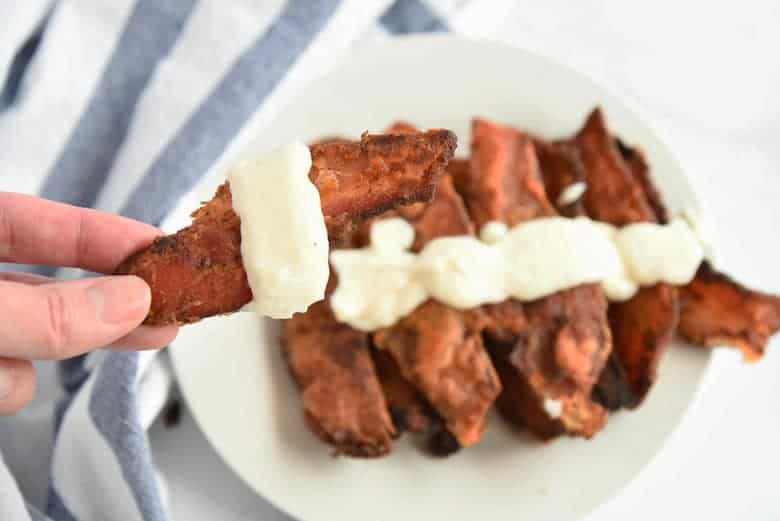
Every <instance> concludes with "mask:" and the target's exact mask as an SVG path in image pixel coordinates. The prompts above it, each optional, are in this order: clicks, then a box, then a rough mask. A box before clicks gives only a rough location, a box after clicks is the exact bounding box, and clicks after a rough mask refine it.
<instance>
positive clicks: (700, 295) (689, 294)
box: [678, 262, 780, 362]
mask: <svg viewBox="0 0 780 521" xmlns="http://www.w3.org/2000/svg"><path fill="white" fill-rule="evenodd" d="M680 308H681V311H680V326H679V329H678V331H679V333H680V335H681V336H682V337H683V338H684V339H685V340H688V341H689V342H692V343H694V344H698V345H703V346H706V347H716V346H722V345H725V346H733V347H735V348H737V349H739V350H740V351H741V352H742V355H743V357H744V358H745V360H747V361H751V362H752V361H756V360H759V359H760V358H761V356H762V355H763V354H764V349H765V348H766V344H767V342H768V341H769V338H770V337H771V336H772V335H773V334H775V333H776V332H777V331H778V329H780V297H777V296H775V295H769V294H767V293H762V292H759V291H754V290H751V289H749V288H746V287H745V286H743V285H741V284H739V283H738V282H736V281H735V280H733V279H732V278H731V277H729V276H728V275H725V274H723V273H720V272H718V271H716V270H715V269H713V268H712V266H710V264H709V263H708V262H704V263H702V265H701V266H700V267H699V270H698V272H697V273H696V277H694V279H693V280H692V281H691V282H690V283H689V284H687V285H686V286H683V287H681V288H680Z"/></svg>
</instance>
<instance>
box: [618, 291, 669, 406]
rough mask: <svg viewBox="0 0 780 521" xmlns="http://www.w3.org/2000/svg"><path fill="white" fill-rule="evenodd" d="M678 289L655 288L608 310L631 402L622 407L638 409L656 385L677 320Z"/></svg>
mask: <svg viewBox="0 0 780 521" xmlns="http://www.w3.org/2000/svg"><path fill="white" fill-rule="evenodd" d="M679 310H680V308H679V299H678V298H677V288H676V287H674V286H671V285H669V284H656V285H655V286H650V287H646V288H640V289H639V291H638V292H637V293H636V295H634V296H633V297H632V298H631V299H630V300H628V301H626V302H615V303H612V304H610V306H609V324H610V326H611V328H612V341H613V343H614V349H615V351H614V352H615V356H616V357H617V361H619V363H620V365H621V366H622V368H623V375H624V377H625V379H626V382H627V384H628V389H623V390H619V391H618V392H619V393H621V394H623V395H630V396H631V397H632V399H631V400H630V401H628V402H627V403H623V404H622V405H623V406H624V407H629V408H634V407H636V406H637V405H639V404H640V403H641V402H642V400H643V399H644V397H645V396H646V395H647V392H648V391H649V390H650V387H651V386H652V385H653V382H655V379H656V375H657V369H658V364H659V362H660V360H661V356H662V355H663V353H664V352H665V350H666V347H667V346H668V345H669V343H670V342H671V341H672V339H673V338H674V332H675V331H676V329H677V323H678V317H679V312H680V311H679Z"/></svg>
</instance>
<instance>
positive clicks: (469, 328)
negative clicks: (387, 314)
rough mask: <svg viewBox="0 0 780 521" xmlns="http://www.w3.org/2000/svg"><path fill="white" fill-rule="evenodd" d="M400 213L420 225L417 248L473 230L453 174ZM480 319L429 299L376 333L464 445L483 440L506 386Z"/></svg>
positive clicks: (435, 444) (438, 443)
mask: <svg viewBox="0 0 780 521" xmlns="http://www.w3.org/2000/svg"><path fill="white" fill-rule="evenodd" d="M397 212H398V213H399V214H400V215H402V216H403V217H404V218H405V219H406V220H408V221H409V222H410V223H411V224H412V225H413V226H414V228H415V232H416V234H415V242H414V244H413V246H412V249H414V250H416V251H419V250H420V249H421V248H422V247H423V246H424V245H425V244H426V243H427V242H428V241H430V240H432V239H434V238H436V237H442V236H448V235H465V234H473V233H474V226H473V224H472V223H471V221H470V220H469V218H468V214H467V213H466V209H465V207H464V206H463V201H462V200H461V198H460V196H459V195H458V194H457V192H455V189H454V187H453V185H452V181H451V179H450V177H449V176H444V177H442V178H441V180H440V181H439V186H438V189H437V192H436V196H435V197H434V199H433V200H432V201H431V202H430V203H428V204H427V205H425V206H421V205H412V206H407V207H405V208H400V209H399V210H397ZM481 317H482V315H481V313H480V312H479V311H469V312H462V311H458V310H455V309H452V308H449V307H447V306H445V305H443V304H440V303H438V302H436V301H433V300H429V301H427V302H425V303H423V304H422V305H420V306H419V307H418V308H417V309H415V310H414V311H412V312H411V313H410V314H409V315H407V316H406V317H404V318H403V319H401V320H400V321H399V322H398V323H397V324H395V325H394V326H392V327H390V328H387V329H384V330H381V331H378V332H376V333H375V335H374V343H375V345H376V346H377V348H378V349H380V350H383V351H386V352H388V353H390V355H391V356H392V357H393V359H394V360H395V362H396V363H397V364H398V367H399V368H400V370H401V373H402V375H403V377H404V378H405V379H406V380H408V381H409V382H411V383H412V385H414V387H416V388H417V389H418V390H419V391H420V393H421V394H422V395H423V396H424V397H425V399H426V400H427V401H428V403H430V404H431V406H432V407H433V409H434V410H435V411H436V412H437V413H438V414H439V415H440V416H441V418H442V420H443V421H444V424H445V426H446V429H447V431H449V433H451V434H452V436H453V437H454V438H455V440H457V442H458V444H459V445H461V446H464V447H467V446H469V445H473V444H474V443H476V442H477V441H479V439H480V437H481V435H482V432H483V431H484V428H485V415H486V414H487V412H488V410H489V409H490V407H491V405H492V404H493V401H494V400H495V398H496V396H497V395H498V393H499V391H500V389H501V384H500V382H499V380H498V376H497V375H496V373H495V370H494V369H493V366H492V364H491V362H490V358H489V356H488V354H487V352H486V351H485V348H484V346H483V344H482V337H481V335H480V331H481V328H482V320H481ZM439 438H441V439H439ZM446 438H447V437H446V434H441V435H438V436H436V437H434V440H433V441H432V446H433V447H434V449H435V451H436V452H442V451H443V446H445V445H448V444H449V445H451V440H447V439H446ZM437 440H438V441H437ZM445 440H446V441H447V443H443V441H445ZM437 447H438V448H437Z"/></svg>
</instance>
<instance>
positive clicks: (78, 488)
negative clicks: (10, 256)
mask: <svg viewBox="0 0 780 521" xmlns="http://www.w3.org/2000/svg"><path fill="white" fill-rule="evenodd" d="M465 3H466V2H465V1H463V0H450V1H446V0H441V1H433V0H431V2H430V3H427V2H426V1H425V0H396V1H393V0H265V1H257V0H232V1H231V2H226V1H223V0H112V1H111V2H103V1H99V0H59V1H49V0H26V1H24V2H2V4H0V18H1V19H2V20H3V22H0V23H2V24H3V25H4V28H3V29H2V30H0V190H12V191H17V192H26V193H37V194H39V195H41V196H42V197H46V198H49V199H54V200H58V201H63V202H66V203H71V204H76V205H80V206H90V207H94V208H99V209H101V210H104V211H109V212H114V213H120V214H122V215H124V216H127V217H131V218H134V219H139V220H142V221H145V222H148V223H151V224H155V225H157V224H159V223H160V222H161V221H162V219H163V218H164V217H165V216H166V214H167V213H168V211H169V210H170V209H171V208H172V207H173V206H174V204H175V203H176V201H177V199H178V198H179V197H180V196H182V195H183V194H184V193H186V192H187V191H188V190H189V189H190V188H192V186H193V185H194V184H195V183H196V182H197V181H198V180H199V179H200V178H201V177H202V176H204V175H206V174H207V173H208V172H209V171H210V170H213V169H215V168H220V165H221V164H222V163H223V162H224V161H225V158H229V157H230V156H231V154H232V153H234V152H235V151H236V150H237V149H239V148H240V147H241V146H242V144H243V143H245V142H246V141H247V139H248V138H251V135H252V134H254V133H256V132H258V131H260V130H262V128H263V125H264V124H265V122H266V121H268V120H269V118H270V117H272V115H273V114H274V112H275V111H276V110H277V109H278V108H279V107H281V106H283V105H284V104H285V103H286V102H287V101H288V100H289V99H291V98H292V97H293V96H295V95H296V94H297V93H298V92H299V91H300V90H301V89H302V88H303V87H304V86H305V84H306V82H307V80H309V79H311V78H313V77H316V76H317V75H319V74H321V73H322V72H324V71H325V70H326V69H327V68H329V67H331V66H332V65H333V64H334V62H336V61H337V60H338V59H339V58H341V57H342V56H343V55H344V54H345V53H346V52H347V51H348V50H349V48H350V46H352V45H353V44H355V43H356V42H364V41H366V40H367V39H372V38H384V37H388V36H392V35H397V34H405V33H412V32H424V31H443V30H447V25H448V24H447V20H448V19H449V17H451V16H453V15H454V14H455V13H457V12H458V11H459V10H461V9H463V7H464V6H463V4H465ZM3 268H4V269H10V267H9V266H5V267H3ZM14 269H19V267H18V266H17V267H14ZM38 270H39V271H43V272H46V271H47V270H40V269H38ZM48 274H51V273H48ZM58 275H59V276H64V277H74V276H83V274H81V273H78V272H75V271H73V270H61V271H60V272H59V273H58ZM58 377H59V378H58V379H59V387H57V388H56V389H55V391H56V392H53V393H50V394H52V395H54V394H58V395H59V399H58V401H57V402H56V405H52V403H51V401H49V402H47V400H46V399H45V397H39V399H38V400H37V403H36V404H34V405H33V406H32V407H31V408H29V409H28V410H27V411H24V412H23V413H21V414H20V415H17V416H15V417H11V418H3V419H2V420H0V449H1V450H2V451H1V452H0V520H2V521H6V520H9V521H10V520H14V521H15V520H28V519H33V520H46V519H50V520H53V521H70V520H78V521H93V520H95V521H97V520H100V521H104V520H109V519H121V520H144V521H162V520H165V519H167V515H166V507H165V501H164V494H163V493H162V491H163V487H160V480H159V479H158V477H157V476H156V472H155V469H154V466H153V462H152V459H151V456H150V451H149V447H148V440H147V438H146V433H145V431H146V428H147V427H148V426H149V425H150V423H151V421H152V420H153V419H154V417H155V415H156V414H157V413H158V412H159V410H160V409H161V407H162V406H163V404H164V402H165V399H166V396H167V393H168V390H169V388H170V381H171V377H170V372H169V371H168V370H167V368H166V367H165V365H164V364H163V363H161V359H160V357H157V358H155V357H154V354H149V353H141V354H139V353H134V352H121V353H119V352H96V353H92V354H91V355H89V356H86V357H79V358H76V359H72V360H68V361H65V362H62V363H60V364H59V367H58ZM34 427H35V428H34ZM270 509H271V507H270V506H269V514H268V515H269V516H270V515H271V514H272V513H273V512H272V511H271V510H270ZM275 515H276V516H279V515H280V514H278V513H276V514H275ZM277 518H278V517H277Z"/></svg>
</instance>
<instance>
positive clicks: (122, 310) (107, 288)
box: [87, 276, 151, 324]
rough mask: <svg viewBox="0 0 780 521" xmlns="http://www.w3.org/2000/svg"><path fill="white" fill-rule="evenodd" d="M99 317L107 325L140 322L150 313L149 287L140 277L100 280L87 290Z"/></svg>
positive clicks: (105, 278)
mask: <svg viewBox="0 0 780 521" xmlns="http://www.w3.org/2000/svg"><path fill="white" fill-rule="evenodd" d="M87 298H88V299H89V300H90V301H91V302H92V304H93V305H94V306H95V310H96V312H97V317H98V319H99V320H100V321H102V322H104V323H106V324H121V323H124V322H129V321H140V320H142V319H143V317H145V316H146V313H147V312H148V311H149V303H150V301H151V294H150V292H149V286H148V285H147V284H146V283H145V282H144V281H143V280H141V279H139V278H138V277H133V276H118V277H104V278H102V279H99V280H98V281H97V282H96V283H95V284H94V285H93V286H91V287H90V288H89V289H88V290H87Z"/></svg>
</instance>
